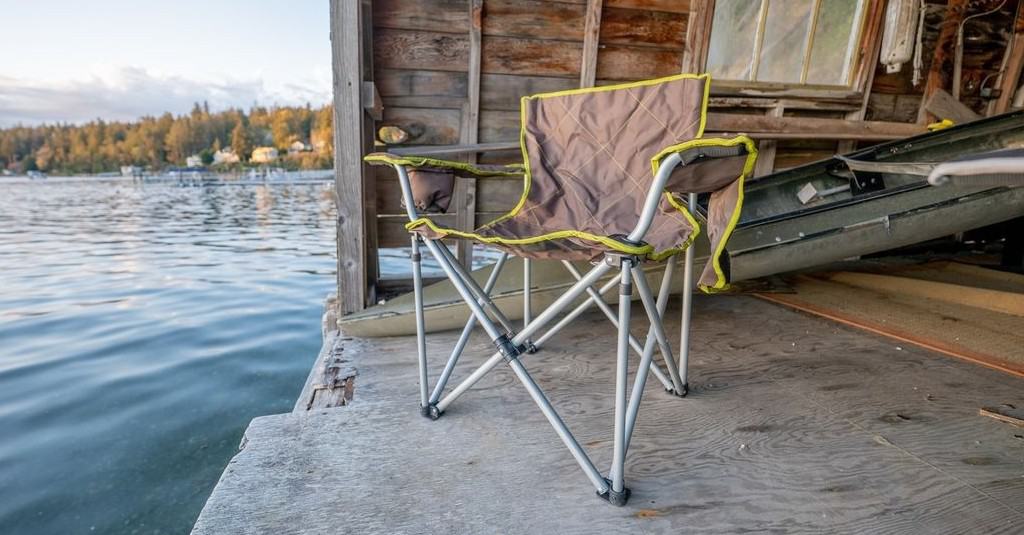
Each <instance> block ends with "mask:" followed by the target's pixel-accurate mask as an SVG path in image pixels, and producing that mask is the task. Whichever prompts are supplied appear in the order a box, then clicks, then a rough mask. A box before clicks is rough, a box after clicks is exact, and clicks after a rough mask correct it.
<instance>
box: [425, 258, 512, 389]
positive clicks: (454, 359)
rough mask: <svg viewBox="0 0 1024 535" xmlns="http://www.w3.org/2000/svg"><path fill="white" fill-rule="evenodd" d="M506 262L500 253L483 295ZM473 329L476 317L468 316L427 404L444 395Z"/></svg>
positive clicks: (495, 279)
mask: <svg viewBox="0 0 1024 535" xmlns="http://www.w3.org/2000/svg"><path fill="white" fill-rule="evenodd" d="M507 260H508V253H502V255H501V256H500V257H498V261H497V262H495V263H494V266H493V267H492V268H491V274H490V275H489V276H488V277H487V283H485V284H484V288H483V290H484V293H485V294H487V295H490V294H491V290H493V289H494V284H495V283H497V282H498V277H499V276H500V275H501V270H502V268H504V267H505V261H507ZM478 302H479V301H478ZM481 305H483V303H481ZM474 327H476V317H475V316H472V315H470V316H469V319H467V320H466V326H465V327H464V328H463V329H462V334H461V335H459V340H458V341H457V342H455V347H454V348H452V353H451V355H450V356H449V357H448V362H446V363H445V365H444V370H443V371H442V372H441V377H439V378H438V379H437V384H436V385H434V391H433V392H431V394H430V400H429V404H431V405H433V404H435V403H437V400H439V399H441V394H442V393H444V387H445V386H446V385H447V384H448V379H450V378H451V376H452V371H454V370H455V365H456V364H457V363H458V361H459V357H460V356H462V352H463V351H464V350H465V349H466V344H467V343H468V342H469V336H470V335H471V334H472V333H473V328H474Z"/></svg>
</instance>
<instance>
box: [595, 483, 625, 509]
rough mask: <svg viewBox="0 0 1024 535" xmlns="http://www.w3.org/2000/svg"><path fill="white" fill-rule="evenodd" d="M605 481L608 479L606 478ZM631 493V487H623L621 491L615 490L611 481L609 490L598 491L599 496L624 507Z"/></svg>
mask: <svg viewBox="0 0 1024 535" xmlns="http://www.w3.org/2000/svg"><path fill="white" fill-rule="evenodd" d="M605 481H608V480H607V479H605ZM630 494H632V491H631V490H629V487H622V490H621V491H619V492H615V491H614V490H612V488H611V481H608V490H606V491H604V492H598V493H597V496H598V497H599V498H601V499H602V500H605V501H607V502H608V503H610V504H612V505H614V506H616V507H622V506H624V505H626V502H628V501H629V496H630Z"/></svg>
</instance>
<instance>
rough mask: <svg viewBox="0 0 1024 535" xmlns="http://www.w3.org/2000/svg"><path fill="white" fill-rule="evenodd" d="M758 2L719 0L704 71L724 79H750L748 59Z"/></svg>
mask: <svg viewBox="0 0 1024 535" xmlns="http://www.w3.org/2000/svg"><path fill="white" fill-rule="evenodd" d="M760 12H761V2H757V1H756V0H718V1H717V2H715V16H714V20H713V21H712V23H711V42H710V44H709V48H708V63H707V70H708V72H710V73H711V74H712V76H715V77H716V78H721V79H725V80H748V79H750V60H751V58H752V57H753V55H754V37H755V35H756V34H757V18H758V15H759V14H760Z"/></svg>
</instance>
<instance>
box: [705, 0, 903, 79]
mask: <svg viewBox="0 0 1024 535" xmlns="http://www.w3.org/2000/svg"><path fill="white" fill-rule="evenodd" d="M760 1H761V7H760V11H759V15H758V23H757V36H756V38H755V39H756V41H755V45H754V49H753V51H752V53H751V63H752V68H751V77H755V76H756V75H757V74H756V73H757V68H758V67H759V65H760V60H758V61H757V62H756V63H755V62H754V59H755V58H759V56H760V51H761V48H762V46H763V41H764V27H765V25H766V22H767V16H766V14H767V9H768V4H769V2H770V1H771V0H760ZM708 3H709V4H711V5H710V6H707V7H709V8H710V9H711V10H712V13H710V17H709V18H711V19H712V20H711V21H710V22H711V24H708V30H707V32H706V34H705V35H704V36H703V38H702V40H703V41H704V50H705V52H704V57H703V58H702V59H703V63H704V65H705V68H704V70H707V67H706V65H707V58H708V56H709V55H710V52H711V34H712V32H714V24H713V19H714V14H715V13H714V10H715V9H716V8H717V7H718V6H717V5H715V4H716V2H714V1H713V0H712V1H711V2H708ZM822 3H823V0H814V6H813V8H812V9H813V13H814V17H813V18H812V20H811V21H810V23H809V24H808V35H807V38H806V39H805V41H804V43H805V44H804V47H805V48H804V51H803V54H804V58H803V62H802V64H801V74H800V79H801V80H806V78H807V72H808V70H809V68H810V57H809V56H810V54H811V52H812V50H813V49H812V46H813V43H814V32H815V30H816V27H817V23H818V15H819V13H820V8H821V4H822ZM705 5H706V4H705ZM862 6H863V7H862V8H861V11H860V16H859V19H860V20H859V21H856V22H855V27H854V29H853V30H854V31H855V32H856V36H857V37H856V38H855V39H851V40H850V43H851V46H850V47H849V49H848V55H849V59H848V60H847V61H849V63H848V64H847V65H848V68H849V71H848V75H847V83H845V84H840V85H833V84H813V83H806V82H771V81H759V80H752V79H746V80H742V79H724V78H716V77H715V76H714V74H712V88H713V89H717V90H718V91H715V92H716V93H721V94H742V95H747V96H777V95H786V96H795V97H798V98H799V97H807V98H816V97H825V98H848V99H854V98H856V97H859V96H862V95H863V94H864V92H865V91H866V90H867V87H866V86H867V84H868V83H869V81H870V80H869V79H870V78H871V74H872V73H873V72H874V69H873V68H872V66H873V65H872V64H873V62H874V58H875V56H877V54H878V49H879V46H880V44H881V43H880V40H879V38H880V30H881V21H882V17H884V1H883V0H863V4H862ZM692 14H693V13H691V15H692Z"/></svg>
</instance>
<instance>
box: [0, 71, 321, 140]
mask: <svg viewBox="0 0 1024 535" xmlns="http://www.w3.org/2000/svg"><path fill="white" fill-rule="evenodd" d="M316 74H317V75H318V76H315V79H314V80H312V81H309V82H308V83H295V82H290V83H287V84H285V85H283V86H281V87H277V88H275V87H268V86H267V84H265V83H264V82H263V80H261V79H258V78H254V79H246V80H234V79H224V80H217V81H205V80H195V79H189V78H186V77H182V76H176V75H166V76H163V75H156V74H153V73H150V72H149V71H147V70H146V69H143V68H139V67H121V68H119V69H115V70H114V71H112V72H111V73H110V74H109V75H105V76H101V75H97V76H93V77H91V78H89V79H87V80H78V81H68V82H39V81H31V80H21V79H17V78H9V77H4V76H0V127H3V126H11V125H14V124H18V123H21V124H39V123H44V122H47V123H54V122H68V123H81V122H85V121H90V120H93V119H96V118H102V119H104V120H132V119H136V118H138V117H141V116H144V115H159V114H161V113H163V112H165V111H169V112H171V113H175V114H178V113H186V112H188V111H189V110H190V109H191V108H192V105H193V103H195V102H203V101H206V102H208V103H209V105H210V108H211V109H215V110H219V109H225V108H229V107H244V108H248V107H249V106H251V105H253V104H254V103H259V104H261V105H268V106H269V105H274V104H280V105H300V104H305V103H306V102H309V103H311V104H314V105H319V104H325V103H327V102H329V101H330V97H331V89H330V87H331V86H330V80H329V77H325V76H323V75H322V73H316ZM325 78H327V79H325Z"/></svg>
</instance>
